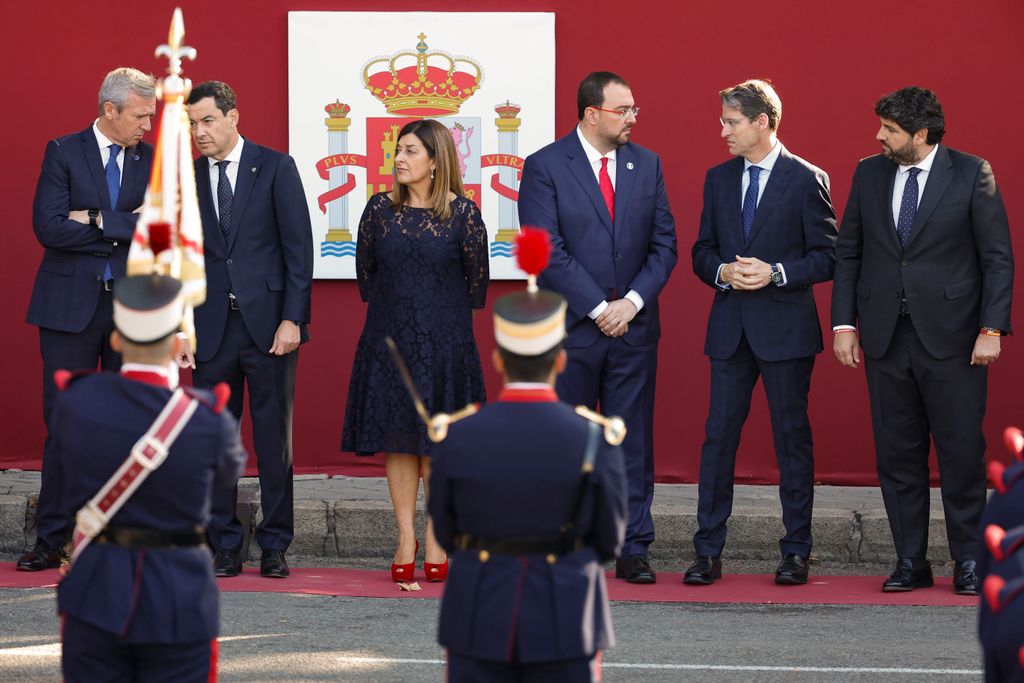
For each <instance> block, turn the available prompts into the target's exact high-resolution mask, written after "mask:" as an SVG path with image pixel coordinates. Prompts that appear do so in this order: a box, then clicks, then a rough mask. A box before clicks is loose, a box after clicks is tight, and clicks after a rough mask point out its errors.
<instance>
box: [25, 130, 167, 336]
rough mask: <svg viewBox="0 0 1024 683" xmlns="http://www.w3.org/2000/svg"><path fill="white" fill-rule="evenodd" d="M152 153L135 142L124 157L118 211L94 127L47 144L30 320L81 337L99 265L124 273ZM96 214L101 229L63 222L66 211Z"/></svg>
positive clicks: (95, 295) (92, 306) (35, 221)
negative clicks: (39, 247)
mask: <svg viewBox="0 0 1024 683" xmlns="http://www.w3.org/2000/svg"><path fill="white" fill-rule="evenodd" d="M152 162H153V148H152V147H151V146H150V145H148V144H146V143H145V142H140V143H139V144H138V145H136V146H135V147H133V148H129V149H126V150H125V152H124V161H123V168H122V171H121V189H120V192H119V194H118V200H117V206H116V207H111V206H110V192H109V191H108V190H107V176H106V173H105V171H104V169H103V161H102V157H101V156H100V148H99V145H97V144H96V136H95V134H93V131H92V125H89V127H88V128H86V129H85V130H83V131H82V132H80V133H73V134H71V135H65V136H64V137H60V138H57V139H55V140H50V141H49V142H48V143H46V153H45V155H44V156H43V167H42V170H41V171H40V173H39V182H38V183H37V185H36V195H35V200H34V201H33V202H32V229H33V230H35V233H36V239H38V240H39V243H40V244H41V245H43V248H44V249H45V251H44V252H43V260H42V262H41V263H40V264H39V272H38V273H37V274H36V281H35V286H34V287H33V288H32V299H31V301H30V302H29V306H28V316H27V322H28V323H29V324H31V325H38V326H39V327H45V328H48V329H51V330H57V331H60V332H81V331H82V330H83V329H85V326H86V325H87V324H88V323H89V321H90V320H91V319H92V316H93V313H94V312H95V311H96V304H97V302H98V301H99V296H100V291H101V290H102V289H103V271H104V266H105V265H106V264H107V263H109V264H110V270H111V272H112V273H113V275H114V277H115V278H118V277H122V276H123V275H124V274H125V268H126V264H127V263H128V248H129V246H130V245H131V241H132V235H134V234H135V221H136V219H137V218H138V214H136V213H133V212H134V211H135V209H137V208H139V207H140V206H141V205H142V202H143V200H144V199H145V197H146V186H147V185H148V184H149V170H150V165H151V164H152ZM81 209H100V210H101V212H102V225H103V229H102V230H100V229H99V228H94V227H92V226H90V225H89V224H88V223H79V222H78V221H73V220H69V219H68V213H69V212H70V211H77V210H81Z"/></svg>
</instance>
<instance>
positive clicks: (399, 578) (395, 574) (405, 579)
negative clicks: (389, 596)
mask: <svg viewBox="0 0 1024 683" xmlns="http://www.w3.org/2000/svg"><path fill="white" fill-rule="evenodd" d="M419 552H420V542H419V539H417V540H416V550H415V551H414V552H413V555H412V562H410V563H409V564H395V563H394V562H392V563H391V580H392V581H394V582H395V583H409V582H410V581H412V578H413V574H414V573H415V572H416V555H417V554H418V553H419ZM445 573H446V574H447V572H445Z"/></svg>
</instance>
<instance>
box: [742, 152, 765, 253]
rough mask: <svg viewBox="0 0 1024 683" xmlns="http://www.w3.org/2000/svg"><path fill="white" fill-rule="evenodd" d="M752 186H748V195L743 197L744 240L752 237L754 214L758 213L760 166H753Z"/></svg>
mask: <svg viewBox="0 0 1024 683" xmlns="http://www.w3.org/2000/svg"><path fill="white" fill-rule="evenodd" d="M747 170H748V171H750V184H749V185H748V186H747V193H746V194H745V195H743V239H744V240H746V239H747V238H749V237H750V228H751V227H753V225H754V213H755V212H756V211H757V191H758V189H760V186H759V183H758V176H759V175H760V174H761V167H760V166H751V167H750V168H748V169H747Z"/></svg>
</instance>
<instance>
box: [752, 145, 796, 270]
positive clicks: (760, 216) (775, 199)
mask: <svg viewBox="0 0 1024 683" xmlns="http://www.w3.org/2000/svg"><path fill="white" fill-rule="evenodd" d="M779 144H780V145H781V144H782V143H781V142H780V143H779ZM792 170H793V159H792V158H791V157H790V156H789V152H787V151H786V148H785V147H783V148H782V149H780V150H779V156H778V158H777V159H776V160H775V165H774V166H772V171H771V173H770V174H768V183H767V184H766V185H765V186H764V192H762V193H761V200H760V201H758V202H757V210H756V211H755V212H754V223H753V225H751V226H750V234H749V235H748V236H747V239H746V241H745V242H744V243H743V251H742V252H740V253H746V251H747V246H748V245H750V243H751V242H753V241H754V238H755V237H756V236H757V233H758V232H760V231H761V228H762V227H764V223H765V221H766V220H768V216H769V215H770V214H771V212H772V211H773V210H774V209H775V207H776V206H777V205H778V203H779V199H780V198H781V197H782V194H783V192H785V191H786V185H788V184H789V172H790V171H792ZM742 222H743V217H742V215H741V216H740V223H742Z"/></svg>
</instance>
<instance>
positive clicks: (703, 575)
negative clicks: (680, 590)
mask: <svg viewBox="0 0 1024 683" xmlns="http://www.w3.org/2000/svg"><path fill="white" fill-rule="evenodd" d="M720 578H722V560H721V559H720V558H718V557H711V556H710V555H702V556H700V557H698V558H697V559H696V560H694V561H693V564H691V565H690V568H689V569H687V570H686V573H685V574H683V583H685V584H688V585H690V586H710V585H711V584H713V583H714V582H715V581H717V580H718V579H720Z"/></svg>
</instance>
